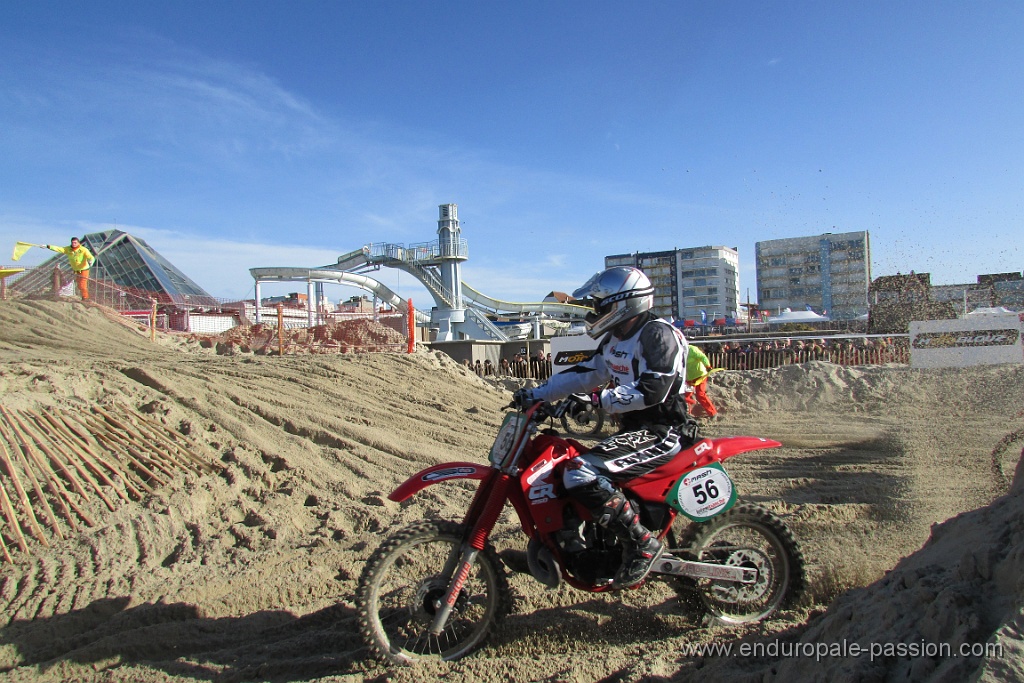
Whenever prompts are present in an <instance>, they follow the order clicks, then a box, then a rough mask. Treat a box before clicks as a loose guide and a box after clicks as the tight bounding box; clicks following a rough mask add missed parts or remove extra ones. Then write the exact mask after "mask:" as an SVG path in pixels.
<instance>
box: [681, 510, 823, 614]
mask: <svg viewBox="0 0 1024 683" xmlns="http://www.w3.org/2000/svg"><path fill="white" fill-rule="evenodd" d="M688 532H689V533H688V534H687V537H686V539H684V542H683V544H682V545H683V547H684V548H685V549H686V550H687V551H688V553H687V554H688V555H689V556H690V557H692V558H693V559H694V560H697V561H699V562H711V563H715V564H722V565H726V566H732V567H744V568H748V569H754V570H756V573H757V579H756V580H755V581H754V582H753V583H739V582H735V581H723V580H720V579H686V580H685V582H686V583H687V585H688V586H690V587H691V588H692V589H694V590H696V592H697V594H698V596H699V599H700V602H701V604H702V605H703V607H704V608H705V609H706V610H707V611H708V612H710V613H711V614H712V615H713V616H714V617H715V618H716V619H718V620H719V621H722V622H725V623H729V624H742V623H747V622H752V621H759V620H761V619H764V618H765V617H767V616H769V615H770V614H772V613H773V612H775V611H776V610H778V609H779V608H781V607H786V606H788V605H791V604H793V603H794V602H795V601H796V600H797V599H798V598H799V597H800V594H801V593H802V591H803V588H804V581H805V575H804V558H803V553H801V552H800V547H799V545H798V544H797V542H796V539H795V538H794V537H793V533H792V532H791V531H790V530H789V529H788V528H787V527H786V525H785V523H784V522H783V521H782V520H781V519H779V518H778V517H777V516H775V515H774V514H772V513H771V512H769V511H768V510H765V509H764V508H762V507H760V506H757V505H739V506H737V507H735V508H733V509H732V510H729V511H728V512H725V513H722V514H721V515H719V516H718V517H715V518H713V519H712V520H710V521H708V522H704V523H701V524H695V525H693V526H692V527H691V528H690V529H689V530H688Z"/></svg>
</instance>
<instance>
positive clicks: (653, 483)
mask: <svg viewBox="0 0 1024 683" xmlns="http://www.w3.org/2000/svg"><path fill="white" fill-rule="evenodd" d="M781 445H782V444H781V443H779V442H778V441H773V440H772V439H764V438H761V437H759V436H724V437H719V438H716V439H702V440H701V441H698V442H697V443H695V444H694V445H693V446H691V447H690V448H688V449H686V450H685V451H683V452H681V453H680V454H679V455H677V456H676V457H675V458H674V459H673V460H672V461H671V462H668V463H666V464H664V465H662V466H661V467H659V468H658V469H656V470H654V471H653V472H649V473H648V474H645V475H643V476H640V477H637V478H635V479H633V480H632V481H630V482H629V483H627V484H626V485H625V486H624V487H623V488H627V489H629V490H631V491H633V492H634V493H636V494H637V495H638V496H639V497H640V498H641V499H643V500H649V501H658V502H660V501H663V500H665V496H666V495H668V492H669V490H670V489H671V488H672V485H673V484H674V483H675V482H676V480H677V479H678V478H679V477H680V476H682V475H683V474H684V473H686V472H689V471H690V470H694V469H697V468H698V467H704V466H705V465H710V464H711V463H713V462H722V461H723V460H728V459H729V458H731V457H733V456H734V455H739V454H740V453H746V452H748V451H757V450H761V449H762V448H778V447H780V446H781Z"/></svg>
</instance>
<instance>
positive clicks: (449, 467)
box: [388, 462, 492, 503]
mask: <svg viewBox="0 0 1024 683" xmlns="http://www.w3.org/2000/svg"><path fill="white" fill-rule="evenodd" d="M491 472H492V468H491V467H490V466H489V465H481V464H479V463H475V462H445V463H441V464H440V465H434V466H433V467H428V468H427V469H425V470H421V471H419V472H417V473H416V474H414V475H412V476H411V477H409V478H408V479H406V480H405V481H404V482H403V483H402V485H401V486H399V487H398V488H397V489H395V490H394V491H392V492H391V494H390V495H389V496H388V500H392V501H394V502H396V503H400V502H402V501H403V500H405V499H407V498H409V497H410V496H412V495H413V494H415V493H417V492H419V491H422V490H423V489H425V488H427V487H428V486H433V485H434V484H437V483H440V482H442V481H448V480H449V479H486V478H487V477H488V476H490V474H491Z"/></svg>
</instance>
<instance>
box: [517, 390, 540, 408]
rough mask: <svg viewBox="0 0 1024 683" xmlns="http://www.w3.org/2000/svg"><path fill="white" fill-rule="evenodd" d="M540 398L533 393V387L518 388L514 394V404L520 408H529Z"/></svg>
mask: <svg viewBox="0 0 1024 683" xmlns="http://www.w3.org/2000/svg"><path fill="white" fill-rule="evenodd" d="M539 400H540V399H538V398H537V397H536V396H534V395H533V389H526V388H523V389H516V391H515V393H513V394H512V405H514V406H515V407H516V408H518V409H519V410H522V409H523V408H528V407H530V406H532V405H533V404H534V403H536V402H537V401H539Z"/></svg>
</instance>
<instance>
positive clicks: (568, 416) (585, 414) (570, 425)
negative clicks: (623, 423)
mask: <svg viewBox="0 0 1024 683" xmlns="http://www.w3.org/2000/svg"><path fill="white" fill-rule="evenodd" d="M602 427H604V411H603V410H601V409H600V408H598V407H596V406H592V405H580V404H575V405H572V406H569V409H568V410H566V411H565V414H564V415H562V429H564V430H565V431H566V433H567V434H571V435H572V436H580V437H591V436H597V435H598V434H600V433H601V428H602Z"/></svg>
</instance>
